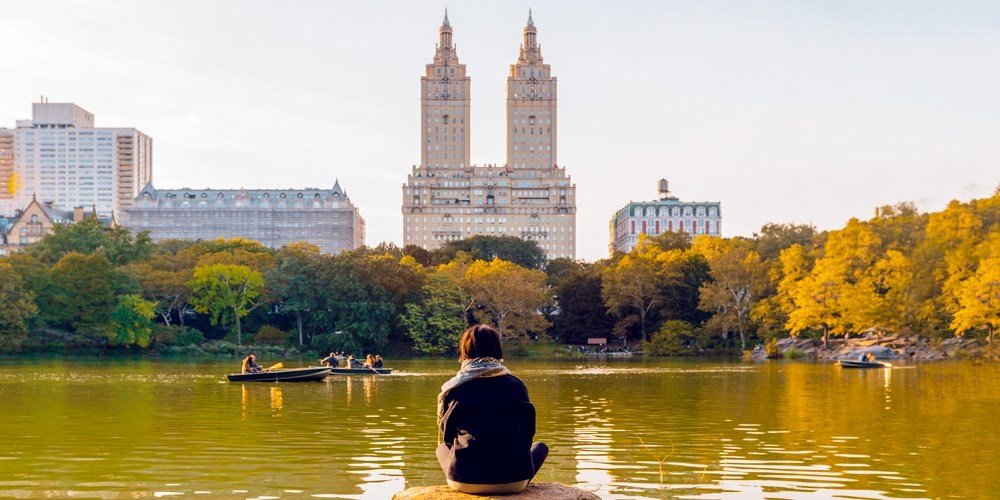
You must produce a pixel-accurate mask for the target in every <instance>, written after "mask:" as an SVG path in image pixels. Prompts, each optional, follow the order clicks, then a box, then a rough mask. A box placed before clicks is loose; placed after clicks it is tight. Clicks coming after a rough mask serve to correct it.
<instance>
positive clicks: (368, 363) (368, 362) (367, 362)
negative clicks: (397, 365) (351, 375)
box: [365, 354, 375, 368]
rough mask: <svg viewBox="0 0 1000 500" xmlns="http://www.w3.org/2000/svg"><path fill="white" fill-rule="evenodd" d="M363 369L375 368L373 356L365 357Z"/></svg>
mask: <svg viewBox="0 0 1000 500" xmlns="http://www.w3.org/2000/svg"><path fill="white" fill-rule="evenodd" d="M365 368H375V356H372V355H371V354H369V355H368V356H365Z"/></svg>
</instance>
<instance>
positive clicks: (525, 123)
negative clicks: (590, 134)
mask: <svg viewBox="0 0 1000 500" xmlns="http://www.w3.org/2000/svg"><path fill="white" fill-rule="evenodd" d="M420 82H421V161H422V163H421V165H418V166H414V167H413V168H412V171H411V173H410V174H409V175H408V176H407V181H406V184H404V185H403V204H402V211H403V243H404V244H406V245H409V244H413V245H418V246H421V247H424V248H427V249H433V248H437V247H438V246H440V245H442V244H443V243H445V242H447V241H452V240H460V239H464V238H468V237H471V236H476V235H487V236H516V237H520V238H524V239H529V240H534V241H537V242H538V244H539V245H540V246H541V248H542V249H543V250H544V251H545V253H546V255H547V256H548V257H549V258H557V257H568V258H575V257H576V186H575V185H574V184H573V182H572V180H571V179H570V177H569V176H568V175H567V174H566V169H565V168H564V167H560V166H558V163H557V161H556V152H557V149H556V126H557V114H556V103H557V99H556V97H557V92H556V78H555V77H553V76H552V75H551V70H550V68H549V65H548V64H545V63H544V61H543V59H542V53H541V46H540V45H539V44H538V38H537V30H536V28H535V23H534V21H533V19H532V17H531V14H530V12H529V14H528V23H527V25H526V26H525V27H524V32H523V43H522V45H521V48H520V53H519V55H518V58H517V62H516V63H515V64H512V65H511V66H510V74H509V76H508V78H507V163H506V164H504V165H494V164H489V165H471V164H470V163H469V151H470V144H469V140H468V138H469V127H470V119H469V118H470V114H469V105H470V98H469V96H470V91H471V87H470V79H469V77H468V75H467V74H466V72H465V66H464V65H462V64H460V63H459V61H458V55H457V54H456V52H455V46H454V42H453V40H452V28H451V24H450V23H449V21H448V16H447V13H445V18H444V22H443V24H442V25H441V28H440V29H439V41H438V45H437V50H436V53H435V55H434V62H433V63H431V64H429V65H427V71H426V74H425V76H423V77H422V78H421V79H420Z"/></svg>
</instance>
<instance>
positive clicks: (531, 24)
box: [445, 9, 535, 28]
mask: <svg viewBox="0 0 1000 500" xmlns="http://www.w3.org/2000/svg"><path fill="white" fill-rule="evenodd" d="M447 17H448V10H447V9H445V18H447ZM528 26H531V27H532V28H534V27H535V21H533V20H532V19H531V9H528Z"/></svg>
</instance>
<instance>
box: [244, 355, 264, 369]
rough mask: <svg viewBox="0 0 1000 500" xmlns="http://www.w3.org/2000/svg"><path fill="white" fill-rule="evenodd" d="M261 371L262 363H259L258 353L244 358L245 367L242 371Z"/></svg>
mask: <svg viewBox="0 0 1000 500" xmlns="http://www.w3.org/2000/svg"><path fill="white" fill-rule="evenodd" d="M259 371H260V365H258V364H257V355H256V354H251V355H249V356H247V357H245V358H243V367H242V369H241V372H242V373H257V372H259Z"/></svg>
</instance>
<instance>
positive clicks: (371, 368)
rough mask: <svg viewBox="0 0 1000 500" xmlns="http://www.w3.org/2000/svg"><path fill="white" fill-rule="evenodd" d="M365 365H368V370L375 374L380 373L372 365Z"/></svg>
mask: <svg viewBox="0 0 1000 500" xmlns="http://www.w3.org/2000/svg"><path fill="white" fill-rule="evenodd" d="M366 366H367V367H368V369H369V370H371V371H373V372H375V375H382V374H381V373H379V372H378V370H376V369H375V367H374V366H372V365H366Z"/></svg>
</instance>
